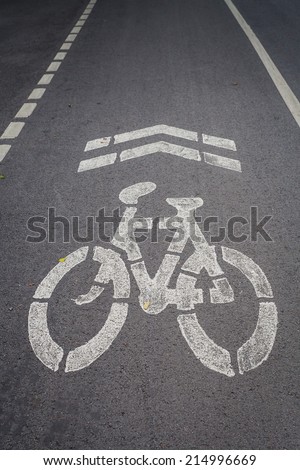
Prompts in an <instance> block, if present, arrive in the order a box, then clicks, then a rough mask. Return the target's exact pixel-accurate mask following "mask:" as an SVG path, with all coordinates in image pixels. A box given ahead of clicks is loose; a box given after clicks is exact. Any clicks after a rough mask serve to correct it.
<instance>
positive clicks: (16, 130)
mask: <svg viewBox="0 0 300 470" xmlns="http://www.w3.org/2000/svg"><path fill="white" fill-rule="evenodd" d="M24 126H25V122H11V123H10V124H9V125H8V126H7V128H6V129H5V131H4V132H3V134H2V136H1V137H0V139H15V138H16V137H18V135H19V134H20V132H21V130H22V129H23V127H24Z"/></svg>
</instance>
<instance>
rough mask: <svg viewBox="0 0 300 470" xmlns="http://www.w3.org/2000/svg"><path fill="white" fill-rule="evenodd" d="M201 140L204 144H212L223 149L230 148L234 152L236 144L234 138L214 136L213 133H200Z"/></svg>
mask: <svg viewBox="0 0 300 470" xmlns="http://www.w3.org/2000/svg"><path fill="white" fill-rule="evenodd" d="M202 142H203V143H204V144H206V145H213V146H214V147H221V148H223V149H228V150H232V151H233V152H236V145H235V142H234V140H230V139H224V138H223V137H215V136H213V135H207V134H202Z"/></svg>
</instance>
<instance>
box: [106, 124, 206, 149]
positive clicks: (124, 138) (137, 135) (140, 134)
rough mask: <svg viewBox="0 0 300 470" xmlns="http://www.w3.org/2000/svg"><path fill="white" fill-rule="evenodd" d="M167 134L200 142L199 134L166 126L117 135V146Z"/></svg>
mask: <svg viewBox="0 0 300 470" xmlns="http://www.w3.org/2000/svg"><path fill="white" fill-rule="evenodd" d="M158 134H166V135H171V136H173V137H179V138H181V139H188V140H193V141H195V142H197V141H198V134H197V132H192V131H188V130H186V129H179V128H178V127H171V126H166V125H165V124H162V125H157V126H151V127H145V128H144V129H138V130H136V131H131V132H124V133H123V134H117V135H115V144H120V143H122V142H128V141H130V140H135V139H142V138H144V137H151V136H153V135H158Z"/></svg>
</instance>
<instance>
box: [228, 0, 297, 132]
mask: <svg viewBox="0 0 300 470" xmlns="http://www.w3.org/2000/svg"><path fill="white" fill-rule="evenodd" d="M224 1H225V3H226V5H227V6H228V8H229V9H230V11H231V13H232V14H233V16H234V17H235V19H236V20H237V22H238V23H239V25H240V27H241V28H242V30H243V31H244V33H245V34H246V36H247V38H248V39H249V41H250V42H251V44H252V46H253V47H254V49H255V51H256V52H257V54H258V56H259V58H260V60H261V61H262V63H263V65H264V66H265V68H266V70H267V72H268V74H269V75H270V77H271V79H272V80H273V83H274V85H275V86H276V88H277V90H278V91H279V93H280V95H281V97H282V99H283V100H284V102H285V104H286V105H287V107H288V109H289V110H290V113H291V114H292V116H293V118H294V119H295V121H296V122H297V124H298V126H299V127H300V103H299V100H298V99H297V97H296V95H295V94H294V93H293V92H292V90H291V89H290V87H289V85H288V84H287V82H286V81H285V79H284V78H283V76H282V75H281V73H280V72H279V70H278V68H277V67H276V65H275V64H274V62H273V61H272V59H271V57H270V56H269V54H268V53H267V51H266V50H265V48H264V47H263V45H262V44H261V42H260V41H259V39H258V38H257V36H256V35H255V34H254V32H253V31H252V29H251V28H250V26H249V25H248V23H246V21H245V20H244V18H243V17H242V15H241V14H240V12H239V11H238V9H237V8H236V7H235V6H234V4H233V3H232V1H231V0H224Z"/></svg>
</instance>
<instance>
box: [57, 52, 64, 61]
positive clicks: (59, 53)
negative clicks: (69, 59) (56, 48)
mask: <svg viewBox="0 0 300 470" xmlns="http://www.w3.org/2000/svg"><path fill="white" fill-rule="evenodd" d="M66 55H67V53H66V52H58V53H57V54H56V56H55V57H54V61H56V60H64V59H65V57H66Z"/></svg>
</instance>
